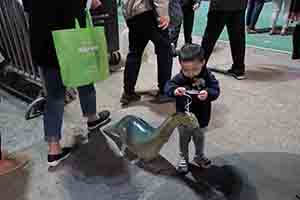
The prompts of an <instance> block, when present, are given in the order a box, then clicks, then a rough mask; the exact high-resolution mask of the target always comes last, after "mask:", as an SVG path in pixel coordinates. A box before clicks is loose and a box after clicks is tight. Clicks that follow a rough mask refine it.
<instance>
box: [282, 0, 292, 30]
mask: <svg viewBox="0 0 300 200" xmlns="http://www.w3.org/2000/svg"><path fill="white" fill-rule="evenodd" d="M291 3H292V1H291V0H285V1H284V10H283V26H282V31H281V34H282V35H285V34H286V33H287V30H288V27H289V14H290V7H291Z"/></svg>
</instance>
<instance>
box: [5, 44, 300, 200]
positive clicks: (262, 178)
mask: <svg viewBox="0 0 300 200" xmlns="http://www.w3.org/2000/svg"><path fill="white" fill-rule="evenodd" d="M227 47H228V46H227V44H226V43H219V44H218V46H217V48H216V51H215V53H214V55H213V57H212V59H211V62H210V65H211V66H217V67H224V68H225V67H228V66H229V65H230V63H231V58H230V50H229V49H228V48H227ZM152 52H153V51H152V50H151V48H150V50H148V51H147V55H146V56H145V61H146V63H144V65H143V67H142V71H141V77H140V79H139V81H138V89H139V90H144V89H155V88H156V83H155V81H154V80H156V67H155V57H154V55H153V53H152ZM246 63H247V76H248V79H247V80H245V81H236V80H234V79H233V78H231V77H227V76H223V75H219V74H216V76H217V78H218V79H219V80H220V83H221V87H222V95H221V97H220V98H219V99H218V100H217V101H216V102H215V103H214V107H213V119H212V122H211V125H210V127H209V131H208V134H207V145H206V150H207V154H208V156H210V157H214V158H215V160H216V161H217V163H220V165H217V166H219V167H215V168H213V169H212V171H211V172H205V173H203V172H202V174H201V173H200V174H201V175H200V180H201V176H204V178H203V179H202V180H207V181H208V182H210V181H212V182H214V181H215V182H216V183H215V185H219V187H220V188H221V189H220V191H222V192H223V194H224V195H225V196H226V188H225V189H224V185H234V184H233V183H232V184H231V182H230V180H235V179H233V178H232V177H243V176H238V175H236V174H235V173H230V172H232V171H234V172H235V170H231V169H227V168H226V166H224V164H225V165H226V164H229V165H230V166H232V167H237V168H239V169H241V170H242V171H244V173H245V174H246V176H247V178H242V180H245V179H247V181H246V182H245V183H243V184H244V185H247V187H246V190H245V191H244V193H242V194H243V195H242V197H235V198H236V199H243V200H244V199H246V200H247V199H249V200H250V199H254V200H256V199H259V200H265V199H270V200H271V199H272V200H274V199H275V200H276V199H295V194H296V192H297V191H300V188H299V185H300V181H299V179H298V178H297V177H299V176H300V172H299V169H300V160H299V156H298V154H299V152H300V145H299V143H300V137H299V135H298V134H299V130H300V124H299V120H300V107H299V102H300V95H299V92H298V91H299V84H300V64H299V62H294V61H291V60H290V58H289V56H288V55H284V54H278V53H272V52H267V51H262V50H257V49H253V48H249V49H247V59H246ZM178 69H179V68H178V64H177V62H176V65H175V67H174V73H175V72H177V71H178ZM122 77H123V75H122V73H121V72H117V73H114V74H112V76H111V77H110V78H109V79H108V80H107V81H105V82H102V83H99V84H97V92H98V93H97V98H98V106H99V109H109V110H111V111H112V113H113V117H112V118H113V121H116V120H117V119H118V118H120V117H121V116H124V115H126V114H127V113H128V114H135V115H138V116H141V117H143V118H144V119H145V120H146V121H149V123H151V124H153V125H154V126H157V125H159V124H160V123H161V122H162V121H163V119H164V118H165V117H167V116H168V114H169V113H172V112H174V106H173V105H172V104H167V105H153V104H151V103H149V99H151V97H145V98H144V99H143V101H142V102H141V103H139V104H138V105H134V106H132V107H130V108H126V109H123V110H121V107H120V104H119V97H120V95H121V93H122ZM1 95H2V93H1ZM25 108H26V106H25V105H23V104H22V103H20V102H19V101H17V100H12V98H11V97H4V99H3V101H2V102H1V103H0V122H1V132H2V134H3V140H4V147H5V149H6V150H8V151H10V152H15V151H25V152H26V153H28V154H29V155H31V156H32V161H33V162H32V163H31V165H30V166H28V167H27V168H26V169H24V171H22V172H19V174H17V175H18V176H17V175H12V176H10V177H1V179H0V183H1V185H0V188H1V189H0V190H1V196H2V194H4V197H5V200H15V199H18V200H19V199H20V200H35V199H43V200H44V199H45V200H47V199H56V200H62V199H67V200H69V199H70V200H71V199H72V200H74V199H75V200H77V199H83V198H85V199H87V200H90V199H91V200H92V199H130V200H131V199H132V200H136V199H146V200H150V199H151V200H152V199H171V198H173V199H186V198H189V199H201V198H202V199H224V198H225V197H224V196H223V195H222V194H220V193H219V192H217V191H214V190H213V189H212V188H210V190H206V189H203V188H205V187H204V185H203V184H200V183H197V184H195V183H196V182H195V180H193V179H188V180H185V179H182V178H179V179H178V177H176V176H175V177H174V174H173V173H172V172H173V171H174V168H173V167H172V165H170V164H173V165H174V164H176V161H177V152H178V148H177V143H178V138H177V134H174V135H173V136H172V138H171V139H170V141H169V143H168V144H167V145H165V147H164V148H163V150H162V152H161V154H162V156H163V157H164V158H165V159H162V158H161V159H162V160H163V161H162V162H161V163H165V164H164V167H163V168H164V169H167V170H163V171H164V172H163V174H160V175H155V174H153V173H151V172H149V170H144V169H141V168H139V167H137V166H136V165H133V164H130V162H129V161H124V160H122V159H120V158H117V157H116V156H115V155H114V154H113V153H112V152H111V151H110V150H109V148H107V147H106V146H107V145H106V144H103V140H101V138H100V139H99V138H98V137H100V136H96V137H95V138H94V139H92V140H91V143H90V144H88V145H83V146H81V147H80V148H79V150H78V151H77V153H76V154H75V155H74V156H73V157H72V158H71V159H70V161H68V162H67V163H66V164H65V165H63V166H61V167H60V168H58V169H56V170H52V171H51V170H50V173H49V172H48V171H47V168H46V165H45V162H46V153H47V151H46V150H47V149H46V146H45V145H44V143H43V142H42V123H41V119H36V120H33V121H30V122H27V121H25V120H24V119H23V113H24V112H25ZM64 127H65V130H66V131H65V138H64V140H63V143H64V144H65V145H68V144H71V143H72V142H73V139H72V138H73V136H74V135H80V134H86V131H85V123H84V121H82V119H81V118H80V109H79V105H78V102H74V103H72V104H70V105H68V106H67V107H66V114H65V125H64ZM100 141H102V145H101V143H99V142H100ZM105 145H106V146H105ZM249 152H252V153H249ZM255 152H256V153H255ZM261 152H265V153H261ZM267 152H268V153H267ZM272 152H273V153H272ZM277 152H281V153H277ZM191 153H192V152H191ZM85 156H86V157H85ZM105 159H106V161H104V160H105ZM218 160H221V161H218ZM279 161H280V162H279ZM116 166H120V167H116ZM222 166H223V168H222ZM224 167H225V168H224ZM166 171H168V172H170V174H168V176H166V175H165V174H164V173H165V172H166ZM195 171H196V172H197V170H195ZM225 172H226V173H225ZM218 173H221V175H222V176H221V175H220V176H216V175H214V176H212V174H217V175H218ZM224 174H225V175H224ZM14 176H16V177H17V178H15V177H14ZM223 176H224V177H223ZM205 177H206V178H205ZM217 177H223V178H222V179H218V178H217ZM228 177H229V178H228ZM215 178H217V179H216V180H215ZM196 179H197V178H196ZM16 180H18V181H16ZM191 180H193V181H191ZM227 181H229V182H227ZM236 182H238V181H237V180H235V183H236ZM250 183H251V184H250ZM9 184H10V185H9ZM199 184H200V185H199ZM243 184H242V185H243ZM8 185H9V187H7V186H8ZM220 185H221V186H220ZM235 185H236V184H235ZM237 185H241V183H240V184H237ZM3 188H8V190H6V189H3ZM9 188H10V189H9ZM216 188H217V187H216ZM231 189H232V188H231ZM207 191H209V192H207ZM238 191H242V190H240V189H238ZM250 193H251V194H250ZM226 198H227V199H230V198H229V197H228V195H227V196H226Z"/></svg>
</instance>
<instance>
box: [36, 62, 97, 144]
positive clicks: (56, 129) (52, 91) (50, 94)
mask: <svg viewBox="0 0 300 200" xmlns="http://www.w3.org/2000/svg"><path fill="white" fill-rule="evenodd" d="M42 72H43V78H44V83H45V89H46V91H47V96H46V105H45V113H44V132H45V140H46V141H47V142H59V140H60V139H61V131H62V124H63V114H64V105H65V101H64V100H65V91H66V88H65V86H64V85H63V82H62V79H61V76H60V72H59V69H56V68H50V67H44V68H43V69H42ZM77 90H78V93H79V98H80V105H81V110H82V113H83V116H85V117H86V116H87V115H92V114H96V91H95V88H94V85H93V84H91V85H86V86H82V87H79V88H77Z"/></svg>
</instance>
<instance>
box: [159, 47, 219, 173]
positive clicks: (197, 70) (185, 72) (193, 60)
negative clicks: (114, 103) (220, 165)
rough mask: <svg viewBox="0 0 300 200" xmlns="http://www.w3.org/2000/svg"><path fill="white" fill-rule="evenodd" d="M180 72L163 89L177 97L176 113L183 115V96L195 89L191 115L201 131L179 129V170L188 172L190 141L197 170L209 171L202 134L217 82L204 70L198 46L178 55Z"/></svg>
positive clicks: (185, 98) (184, 101) (206, 124)
mask: <svg viewBox="0 0 300 200" xmlns="http://www.w3.org/2000/svg"><path fill="white" fill-rule="evenodd" d="M179 62H180V65H181V72H180V73H179V74H177V75H176V76H175V77H174V78H173V79H172V80H170V81H169V82H168V83H167V84H166V87H165V92H166V93H167V95H168V96H170V97H176V111H177V112H185V106H186V101H187V97H186V96H184V95H185V94H186V93H187V91H188V90H196V91H197V93H196V94H192V95H191V97H192V104H191V105H190V112H192V113H194V114H195V116H196V117H197V119H198V121H199V124H200V128H198V129H190V128H188V127H183V126H181V127H179V128H178V130H179V134H180V139H179V140H180V142H179V143H180V146H179V147H180V162H179V165H178V168H177V169H178V171H179V172H180V173H187V172H188V162H189V143H190V141H191V139H193V142H194V145H195V150H196V154H195V157H194V162H195V164H197V165H199V167H203V168H208V167H210V165H211V161H210V160H209V159H208V158H206V157H205V155H204V152H203V151H204V133H205V131H206V127H207V126H208V123H209V121H210V115H211V102H212V101H214V100H216V99H217V98H218V97H219V94H220V88H219V82H218V81H217V80H216V78H215V77H214V75H213V74H212V73H211V72H210V71H209V70H208V69H207V68H206V67H205V59H204V50H203V49H202V48H201V46H200V45H197V44H187V45H185V46H183V47H182V49H181V50H180V53H179Z"/></svg>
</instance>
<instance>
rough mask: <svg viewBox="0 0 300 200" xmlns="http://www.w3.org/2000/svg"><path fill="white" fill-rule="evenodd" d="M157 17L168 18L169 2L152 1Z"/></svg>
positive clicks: (162, 0) (161, 0)
mask: <svg viewBox="0 0 300 200" xmlns="http://www.w3.org/2000/svg"><path fill="white" fill-rule="evenodd" d="M153 3H154V8H155V11H156V12H157V14H158V16H160V17H161V16H169V0H153Z"/></svg>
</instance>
